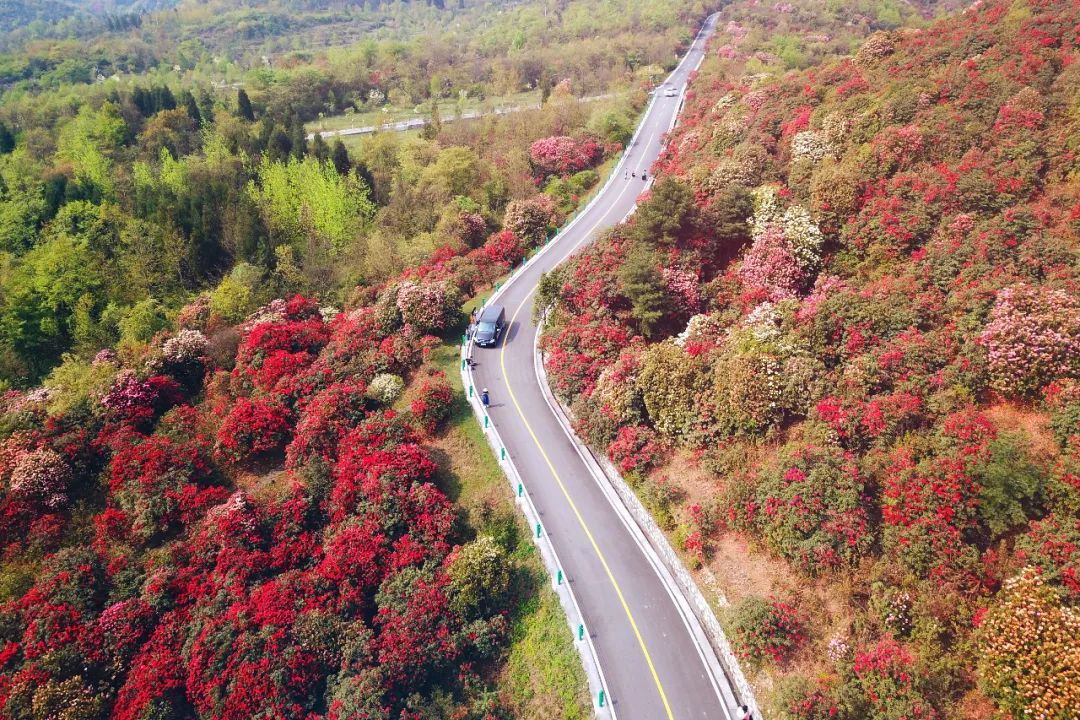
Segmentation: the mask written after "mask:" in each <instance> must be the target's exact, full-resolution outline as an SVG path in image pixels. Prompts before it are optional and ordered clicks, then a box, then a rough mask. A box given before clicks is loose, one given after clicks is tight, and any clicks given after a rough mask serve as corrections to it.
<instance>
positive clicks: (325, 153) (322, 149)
mask: <svg viewBox="0 0 1080 720" xmlns="http://www.w3.org/2000/svg"><path fill="white" fill-rule="evenodd" d="M308 153H310V154H311V155H314V156H315V157H316V159H318V161H319V162H326V161H327V160H329V159H330V146H329V145H327V144H326V141H325V140H323V137H322V135H320V134H319V133H315V138H314V139H313V140H312V141H311V145H310V146H309V147H308Z"/></svg>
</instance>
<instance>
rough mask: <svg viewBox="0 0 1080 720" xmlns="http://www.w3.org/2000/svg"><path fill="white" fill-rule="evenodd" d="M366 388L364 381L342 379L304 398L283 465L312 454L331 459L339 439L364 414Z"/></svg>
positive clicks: (300, 462)
mask: <svg viewBox="0 0 1080 720" xmlns="http://www.w3.org/2000/svg"><path fill="white" fill-rule="evenodd" d="M366 392H367V388H366V387H365V386H364V384H363V383H359V382H341V383H335V384H333V385H330V386H329V387H327V388H326V389H325V390H321V391H320V392H318V393H316V394H315V395H314V396H312V397H311V398H309V399H307V400H305V401H304V402H303V403H302V404H301V407H300V410H299V419H298V420H297V421H296V428H295V431H294V437H293V440H292V442H290V443H289V445H288V447H287V448H285V466H286V467H288V468H298V467H300V466H301V465H303V464H304V463H305V462H307V461H308V460H310V459H311V458H312V457H315V456H318V457H321V458H323V459H324V460H333V458H334V457H335V456H336V454H337V444H338V442H339V441H340V439H341V438H342V437H344V436H345V435H346V434H347V433H348V432H349V430H351V429H352V428H353V427H355V426H356V425H357V424H358V423H359V422H360V421H362V420H363V419H364V416H365V415H366V410H367V402H366V398H365V394H366Z"/></svg>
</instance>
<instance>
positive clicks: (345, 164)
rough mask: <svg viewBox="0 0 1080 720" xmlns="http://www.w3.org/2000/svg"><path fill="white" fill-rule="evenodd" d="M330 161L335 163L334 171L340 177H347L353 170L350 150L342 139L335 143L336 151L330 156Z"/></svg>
mask: <svg viewBox="0 0 1080 720" xmlns="http://www.w3.org/2000/svg"><path fill="white" fill-rule="evenodd" d="M330 160H331V161H332V162H333V163H334V169H335V170H337V173H338V175H345V174H347V173H348V172H349V170H351V169H352V161H351V160H349V150H348V148H346V147H345V143H343V142H341V139H340V138H339V139H337V140H335V141H334V149H333V150H332V152H331V154H330Z"/></svg>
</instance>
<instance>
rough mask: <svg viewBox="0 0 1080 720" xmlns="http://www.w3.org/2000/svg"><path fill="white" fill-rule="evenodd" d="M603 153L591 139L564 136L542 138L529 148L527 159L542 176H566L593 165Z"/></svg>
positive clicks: (600, 147) (599, 146)
mask: <svg viewBox="0 0 1080 720" xmlns="http://www.w3.org/2000/svg"><path fill="white" fill-rule="evenodd" d="M603 153H604V149H603V147H602V146H601V145H600V143H599V142H597V141H596V140H595V139H593V138H572V137H568V136H566V135H555V136H553V137H547V138H543V139H541V140H537V141H536V142H534V143H533V144H532V145H530V146H529V159H530V160H532V163H533V166H535V167H536V169H537V170H539V171H540V172H541V173H542V174H544V175H552V174H557V175H566V174H568V173H575V172H578V171H579V170H584V169H585V168H589V167H592V166H593V165H595V164H596V163H597V162H598V161H599V160H600V158H601V157H602V156H603Z"/></svg>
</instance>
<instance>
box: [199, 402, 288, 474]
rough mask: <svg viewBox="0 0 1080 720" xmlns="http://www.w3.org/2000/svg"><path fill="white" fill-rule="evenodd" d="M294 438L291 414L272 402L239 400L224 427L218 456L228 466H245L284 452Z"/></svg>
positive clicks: (278, 403)
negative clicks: (292, 437)
mask: <svg viewBox="0 0 1080 720" xmlns="http://www.w3.org/2000/svg"><path fill="white" fill-rule="evenodd" d="M291 435H292V414H291V413H290V411H289V409H288V408H287V407H286V406H285V405H284V404H282V403H281V402H279V401H277V400H274V399H270V398H255V399H249V398H244V397H242V398H239V399H238V400H237V401H236V403H235V404H234V405H233V407H232V409H231V410H230V411H229V414H228V415H227V416H226V417H225V420H224V422H222V423H221V429H220V430H218V435H217V452H218V454H219V455H220V456H221V457H222V458H224V459H225V460H227V461H228V462H234V463H235V462H242V461H244V460H248V459H251V458H253V457H256V456H258V455H261V454H263V453H268V452H271V451H274V450H278V449H280V448H282V447H283V446H284V444H285V442H286V441H287V440H288V439H289V437H290V436H291Z"/></svg>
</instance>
